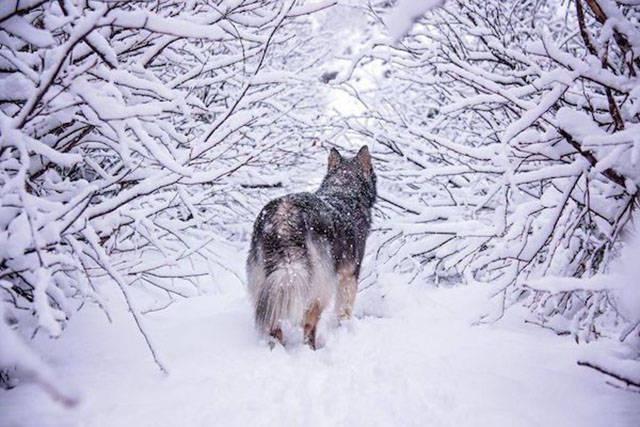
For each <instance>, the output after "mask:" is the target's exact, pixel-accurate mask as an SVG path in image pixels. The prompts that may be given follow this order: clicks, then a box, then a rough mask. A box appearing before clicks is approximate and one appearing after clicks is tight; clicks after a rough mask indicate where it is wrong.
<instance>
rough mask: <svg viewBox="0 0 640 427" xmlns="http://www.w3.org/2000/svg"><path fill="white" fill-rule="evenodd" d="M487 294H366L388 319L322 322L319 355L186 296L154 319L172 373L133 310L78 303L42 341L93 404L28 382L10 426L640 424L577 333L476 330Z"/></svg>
mask: <svg viewBox="0 0 640 427" xmlns="http://www.w3.org/2000/svg"><path fill="white" fill-rule="evenodd" d="M476 294H477V292H476V291H473V290H472V289H470V288H458V289H442V290H433V289H430V290H429V289H427V290H418V289H415V288H411V287H408V286H406V285H402V286H394V287H393V288H392V290H391V291H389V292H387V295H386V297H385V298H384V300H380V299H377V298H372V297H369V299H368V301H367V298H366V297H363V298H362V299H361V301H359V303H358V304H359V306H360V307H363V306H368V307H369V308H373V309H375V310H374V311H375V312H376V313H378V314H379V315H380V317H377V316H368V317H364V318H360V319H355V320H354V321H353V322H352V323H351V324H350V325H347V326H346V327H341V328H339V329H337V330H336V329H333V330H325V331H324V333H323V336H324V338H325V340H326V345H325V346H324V348H322V349H320V350H319V351H317V352H312V351H310V350H308V349H306V348H298V349H293V350H291V351H288V352H286V351H284V350H283V349H281V348H278V349H276V350H274V351H273V352H272V351H269V350H268V349H267V348H266V346H264V345H258V344H257V342H256V338H255V336H254V334H253V332H252V327H251V319H250V311H249V307H248V303H247V301H246V298H245V296H244V295H243V293H242V292H241V291H237V292H232V293H226V294H225V295H223V296H221V295H211V296H204V297H199V298H194V299H191V300H185V301H183V302H180V303H177V304H174V305H173V306H172V307H170V308H169V309H167V310H165V311H162V312H159V313H154V314H151V315H149V316H150V317H149V321H150V325H151V326H152V327H153V335H154V338H155V341H156V344H157V346H158V348H159V349H160V351H161V353H162V354H163V356H164V358H165V360H166V361H167V363H168V365H169V367H170V369H171V375H170V376H169V377H166V378H165V377H162V376H161V375H159V374H158V372H157V370H156V369H155V367H154V365H153V364H152V363H150V362H149V359H148V356H147V354H146V351H145V349H144V347H143V346H142V343H141V340H140V337H139V336H137V335H136V333H135V331H134V330H133V328H131V327H129V325H125V323H126V322H129V321H130V320H129V319H128V317H127V316H126V313H124V311H123V312H122V313H116V314H118V315H117V316H116V318H117V319H119V320H118V321H117V322H116V323H115V324H114V325H108V324H107V323H106V322H105V321H104V318H103V317H100V315H99V313H92V312H88V311H85V312H81V313H79V315H78V316H77V318H76V319H74V322H72V323H71V326H70V328H69V330H68V333H66V334H65V335H64V337H63V338H62V339H61V340H59V341H57V342H49V343H47V342H41V343H40V344H39V345H40V346H41V347H43V348H45V349H46V353H47V354H49V355H50V358H51V361H52V362H53V363H54V365H56V366H57V369H58V371H59V372H60V373H61V374H62V375H63V376H64V377H66V378H67V379H68V380H69V381H71V382H73V383H75V384H83V385H84V388H83V389H82V390H83V395H84V398H83V402H82V404H81V405H80V406H79V408H76V409H75V410H65V409H62V408H59V407H57V406H56V405H55V404H53V403H50V402H49V401H48V400H47V398H46V396H44V395H43V394H42V393H41V392H40V391H39V390H38V389H36V388H35V387H32V386H24V387H20V388H18V389H15V390H13V391H12V392H9V393H7V392H0V424H1V425H2V426H5V425H8V426H22V425H26V426H46V425H51V426H65V425H83V426H85V425H86V426H179V425H181V426H214V425H273V426H276V425H305V426H316V425H356V426H358V425H368V426H371V425H380V426H383V425H385V426H386V425H402V426H410V425H428V426H542V425H545V426H614V425H615V426H632V425H635V426H637V425H638V424H637V422H638V420H639V419H640V396H638V395H635V394H632V393H625V392H622V391H619V390H616V389H614V388H612V387H609V386H606V385H605V384H604V381H603V378H602V377H601V376H599V375H596V374H594V373H593V372H591V371H590V370H588V369H585V368H580V367H578V366H576V365H575V358H576V355H577V354H578V352H579V351H583V350H584V349H579V350H578V349H577V348H576V346H575V344H572V342H571V340H569V339H566V338H562V337H556V336H554V335H552V334H550V333H548V331H544V330H542V329H539V328H525V327H522V326H521V325H519V326H515V325H514V326H513V327H509V326H508V324H507V323H501V324H498V325H492V326H482V327H471V326H469V324H470V321H471V320H472V319H473V313H477V304H476V303H475V301H476V300H477V297H478V295H476ZM376 301H378V302H376ZM380 301H384V302H380ZM125 326H126V327H125ZM87 334H91V336H92V337H95V338H88V335H87ZM87 340H88V342H89V343H90V345H88V344H85V343H86V342H87ZM64 347H67V348H66V350H64Z"/></svg>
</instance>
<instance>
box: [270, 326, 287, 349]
mask: <svg viewBox="0 0 640 427" xmlns="http://www.w3.org/2000/svg"><path fill="white" fill-rule="evenodd" d="M269 336H270V337H271V342H269V347H270V348H271V350H273V348H274V347H275V346H276V341H277V342H279V343H280V344H281V345H282V346H283V347H284V335H283V334H282V329H280V328H279V327H277V328H275V329H274V330H272V331H271V332H270V333H269Z"/></svg>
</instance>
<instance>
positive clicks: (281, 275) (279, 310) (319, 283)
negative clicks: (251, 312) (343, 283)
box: [247, 239, 338, 334]
mask: <svg viewBox="0 0 640 427" xmlns="http://www.w3.org/2000/svg"><path fill="white" fill-rule="evenodd" d="M257 255H258V256H257V257H256V259H255V260H253V261H250V262H249V263H248V265H247V274H248V282H249V293H250V295H251V299H252V301H253V304H254V308H255V316H256V317H255V320H256V327H257V328H258V330H259V331H261V332H263V333H266V334H269V333H271V332H273V331H274V330H276V329H282V330H285V329H289V327H293V328H297V327H300V326H302V322H303V319H304V313H305V311H306V310H307V309H308V308H310V307H311V306H312V305H313V304H314V303H315V302H318V304H319V305H320V309H321V311H322V310H324V308H325V307H326V306H327V305H328V304H329V303H330V302H331V300H332V299H333V297H334V295H335V293H336V289H337V284H338V278H337V275H336V272H335V269H334V267H333V263H332V260H331V255H330V253H329V249H328V247H325V245H319V244H316V243H314V242H312V241H311V239H307V252H306V253H305V254H304V256H297V257H289V259H281V260H278V262H277V266H278V267H277V268H276V269H275V270H274V271H273V272H272V273H271V274H269V275H266V274H265V269H264V258H263V255H262V250H261V249H258V251H257ZM305 256H306V257H308V261H307V260H306V259H305V258H304V257H305ZM309 267H310V268H309Z"/></svg>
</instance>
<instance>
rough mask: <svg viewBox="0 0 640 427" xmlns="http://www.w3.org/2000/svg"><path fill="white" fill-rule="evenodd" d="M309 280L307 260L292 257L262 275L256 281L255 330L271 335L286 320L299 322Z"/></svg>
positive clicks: (296, 323)
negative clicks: (260, 279)
mask: <svg viewBox="0 0 640 427" xmlns="http://www.w3.org/2000/svg"><path fill="white" fill-rule="evenodd" d="M310 279H311V278H310V274H309V271H308V266H307V265H306V263H304V262H303V261H302V260H294V261H291V262H282V263H281V264H279V265H277V266H276V268H275V269H274V270H273V271H272V272H271V273H270V274H268V275H267V276H266V277H264V281H263V283H256V285H257V288H256V294H255V297H256V300H255V310H256V311H255V321H256V327H257V328H258V330H260V331H263V332H264V333H266V334H271V335H273V334H274V333H276V331H281V328H282V327H283V326H285V324H286V323H288V324H289V325H291V326H297V325H300V324H301V322H302V317H303V315H304V310H305V303H306V300H307V295H308V294H309V284H310ZM280 333H281V332H280Z"/></svg>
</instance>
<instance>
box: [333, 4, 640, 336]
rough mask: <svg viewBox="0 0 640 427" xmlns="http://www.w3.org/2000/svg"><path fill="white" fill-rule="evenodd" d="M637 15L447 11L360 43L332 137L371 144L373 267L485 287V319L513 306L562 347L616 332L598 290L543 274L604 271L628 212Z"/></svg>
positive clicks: (637, 10) (636, 161)
mask: <svg viewBox="0 0 640 427" xmlns="http://www.w3.org/2000/svg"><path fill="white" fill-rule="evenodd" d="M377 3H378V4H377V6H376V5H374V7H373V8H371V9H370V10H369V11H370V13H371V14H372V19H371V22H372V23H374V22H384V19H382V18H380V16H384V15H385V14H388V13H389V12H388V7H389V5H390V2H377ZM639 19H640V6H639V5H637V4H636V3H635V2H613V1H611V0H588V1H585V0H578V1H572V2H560V1H553V0H549V1H486V0H482V1H476V0H471V1H448V2H446V4H445V6H444V8H441V9H438V10H436V11H433V12H429V13H427V14H426V15H425V16H424V17H423V18H422V19H420V20H419V21H418V22H417V23H416V24H415V25H414V26H413V28H412V30H411V31H410V32H409V33H408V35H407V36H406V37H405V38H403V39H402V40H400V41H399V42H397V43H393V42H390V41H389V40H388V39H387V40H384V39H383V37H382V36H381V35H380V34H381V31H371V33H370V36H369V37H370V39H369V44H368V45H367V46H366V48H364V49H361V50H359V51H358V52H355V53H354V56H355V60H354V62H355V63H357V64H359V65H360V66H361V68H360V69H358V68H357V67H356V66H352V67H351V69H350V70H349V72H350V73H351V74H350V77H351V79H350V80H349V81H350V82H352V83H353V84H351V85H350V86H349V87H348V89H347V90H349V91H351V92H352V94H353V95H354V96H356V97H357V99H358V100H359V102H360V105H362V106H363V107H362V109H363V111H364V112H363V113H362V114H354V116H353V117H351V118H350V119H348V120H346V121H345V123H344V128H345V129H347V130H348V131H350V132H352V133H355V134H358V135H362V136H364V137H366V138H372V139H375V141H376V144H377V145H376V147H377V148H376V149H374V152H375V156H376V157H377V158H378V164H380V165H381V166H380V175H381V178H382V179H381V180H380V182H381V185H382V188H381V196H382V200H383V201H384V200H385V198H386V199H387V202H389V203H387V204H386V206H387V208H388V209H387V211H388V210H392V209H393V210H395V211H396V214H388V213H387V217H386V218H383V222H382V223H379V224H380V229H381V231H382V232H383V233H384V234H382V235H378V236H377V237H376V239H377V244H378V245H379V247H378V248H374V256H375V257H376V259H377V262H378V265H379V266H382V265H387V266H389V268H392V269H395V270H401V271H406V272H409V273H411V274H413V275H414V277H415V279H416V280H420V281H422V282H428V281H436V282H461V281H462V282H466V283H472V282H478V281H479V282H486V283H489V284H490V285H491V286H493V287H494V294H495V296H496V298H497V301H499V302H500V304H499V308H498V310H497V312H496V313H494V315H493V318H497V317H500V316H501V315H502V313H503V312H504V309H505V308H507V307H509V306H511V305H513V304H514V303H521V304H524V305H526V306H528V307H529V308H530V309H531V310H532V312H533V313H534V314H535V318H536V319H535V320H534V321H536V322H540V323H544V324H545V325H547V326H550V327H553V328H557V329H558V330H562V331H563V332H564V331H570V332H571V333H572V334H574V336H575V338H576V339H581V340H589V339H592V338H594V337H597V336H599V335H600V334H603V333H610V331H611V330H612V328H613V329H616V330H620V329H624V327H625V325H627V321H628V320H629V319H627V318H625V316H622V315H621V314H620V313H619V312H618V310H617V309H616V307H615V304H614V302H613V300H612V298H611V295H610V292H609V291H608V290H606V289H592V288H588V287H586V286H585V287H575V288H570V289H567V288H565V287H563V286H562V285H561V280H554V279H552V278H564V277H574V278H589V277H591V276H594V275H598V274H603V273H607V271H608V266H609V265H610V261H611V260H612V259H613V258H615V256H616V253H617V251H618V249H619V246H620V245H619V243H620V241H621V237H622V236H623V235H624V233H625V230H626V228H627V227H628V224H629V223H630V221H631V219H632V218H633V215H634V211H635V210H636V209H637V203H638V198H637V195H638V190H637V188H638V184H640V137H639V136H638V135H640V79H639V78H638V74H639V73H640V22H639ZM352 70H355V71H352ZM364 74H367V75H368V78H369V79H374V80H375V82H374V83H371V82H370V83H369V86H373V85H374V84H375V85H377V87H379V90H371V89H370V88H368V87H365V88H363V85H360V86H359V85H358V82H357V80H358V79H361V78H363V77H362V76H363V75H364ZM400 94H401V95H400ZM379 268H384V267H379ZM542 278H545V279H544V281H541V279H542ZM543 284H544V286H542V285H543ZM635 333H638V331H637V330H636V331H635Z"/></svg>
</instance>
